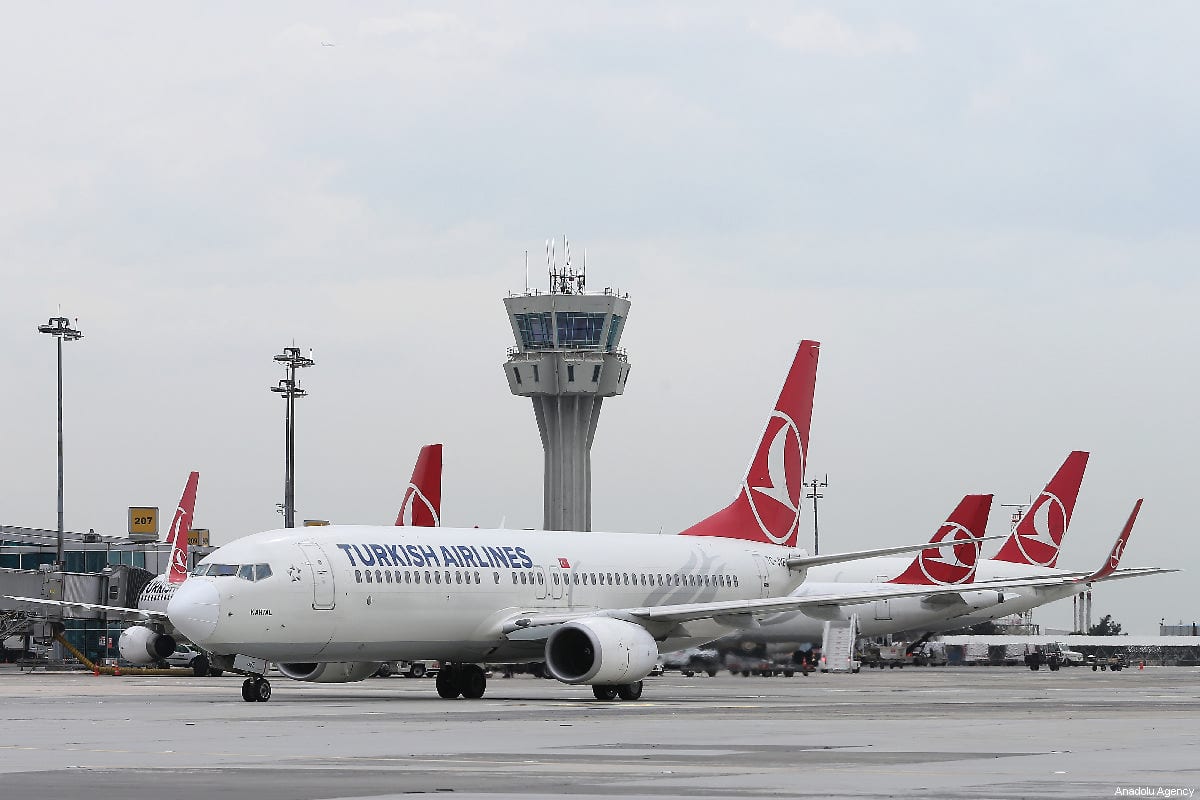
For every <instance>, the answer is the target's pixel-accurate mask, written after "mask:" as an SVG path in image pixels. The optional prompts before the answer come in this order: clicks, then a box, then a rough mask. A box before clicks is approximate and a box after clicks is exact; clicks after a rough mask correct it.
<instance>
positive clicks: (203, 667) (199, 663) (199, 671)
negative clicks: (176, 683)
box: [192, 654, 209, 678]
mask: <svg viewBox="0 0 1200 800" xmlns="http://www.w3.org/2000/svg"><path fill="white" fill-rule="evenodd" d="M208 670H209V663H208V656H206V655H203V654H201V655H198V656H196V657H195V658H193V659H192V674H193V675H195V676H196V677H197V678H203V677H204V676H205V675H207V674H208Z"/></svg>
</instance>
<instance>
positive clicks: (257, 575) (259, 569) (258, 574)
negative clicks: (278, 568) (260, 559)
mask: <svg viewBox="0 0 1200 800" xmlns="http://www.w3.org/2000/svg"><path fill="white" fill-rule="evenodd" d="M269 577H271V565H270V564H258V565H257V566H255V567H254V580H256V581H261V580H264V579H266V578H269Z"/></svg>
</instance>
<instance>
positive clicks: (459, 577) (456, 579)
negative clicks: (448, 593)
mask: <svg viewBox="0 0 1200 800" xmlns="http://www.w3.org/2000/svg"><path fill="white" fill-rule="evenodd" d="M454 582H455V583H458V584H461V583H462V573H461V572H459V571H458V570H454Z"/></svg>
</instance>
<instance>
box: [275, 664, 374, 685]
mask: <svg viewBox="0 0 1200 800" xmlns="http://www.w3.org/2000/svg"><path fill="white" fill-rule="evenodd" d="M380 663H381V662H379V661H322V662H315V663H314V662H307V663H306V662H299V663H292V664H278V665H277V666H278V667H279V671H280V672H282V673H283V674H284V675H285V676H287V677H289V678H291V679H292V680H294V681H306V682H308V683H356V682H357V681H361V680H365V679H366V678H369V677H371V676H372V675H374V674H375V673H376V672H377V671H378V670H379V664H380Z"/></svg>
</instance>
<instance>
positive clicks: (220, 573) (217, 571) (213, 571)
mask: <svg viewBox="0 0 1200 800" xmlns="http://www.w3.org/2000/svg"><path fill="white" fill-rule="evenodd" d="M237 571H238V565H237V564H210V565H209V567H208V574H209V575H212V576H216V577H218V578H220V577H224V576H226V575H237Z"/></svg>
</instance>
